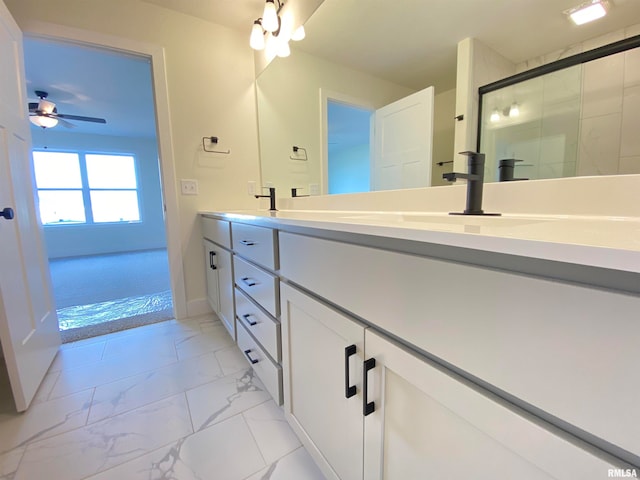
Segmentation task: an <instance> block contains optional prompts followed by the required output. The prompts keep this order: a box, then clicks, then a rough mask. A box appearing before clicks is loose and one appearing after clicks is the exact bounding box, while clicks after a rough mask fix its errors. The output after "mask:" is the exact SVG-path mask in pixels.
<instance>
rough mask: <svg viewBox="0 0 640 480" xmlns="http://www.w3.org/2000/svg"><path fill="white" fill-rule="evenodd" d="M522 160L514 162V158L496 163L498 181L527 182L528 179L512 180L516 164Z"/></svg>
mask: <svg viewBox="0 0 640 480" xmlns="http://www.w3.org/2000/svg"><path fill="white" fill-rule="evenodd" d="M521 161H522V160H516V159H515V158H504V159H502V160H500V161H499V162H498V170H499V172H500V173H499V174H498V181H500V182H515V181H517V180H529V179H528V178H513V173H514V170H515V168H516V162H521Z"/></svg>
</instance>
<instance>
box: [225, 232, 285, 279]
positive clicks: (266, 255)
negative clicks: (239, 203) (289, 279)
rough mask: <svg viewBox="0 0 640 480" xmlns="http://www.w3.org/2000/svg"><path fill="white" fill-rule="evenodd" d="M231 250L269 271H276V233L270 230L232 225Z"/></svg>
mask: <svg viewBox="0 0 640 480" xmlns="http://www.w3.org/2000/svg"><path fill="white" fill-rule="evenodd" d="M231 230H232V232H233V250H234V251H235V252H236V253H237V254H238V255H241V256H243V257H245V258H248V259H249V260H252V261H254V262H256V263H258V264H260V265H262V266H264V267H267V268H269V269H271V270H277V268H278V260H277V255H276V231H275V230H273V229H271V228H265V227H256V226H255V225H245V224H243V223H234V224H233V225H232V227H231Z"/></svg>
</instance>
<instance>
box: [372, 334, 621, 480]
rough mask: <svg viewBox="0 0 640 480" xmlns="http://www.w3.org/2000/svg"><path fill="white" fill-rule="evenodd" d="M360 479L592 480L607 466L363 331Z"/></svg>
mask: <svg viewBox="0 0 640 480" xmlns="http://www.w3.org/2000/svg"><path fill="white" fill-rule="evenodd" d="M365 353H366V358H367V359H369V358H375V367H374V368H373V369H372V370H371V371H369V372H368V373H367V375H368V380H369V389H368V398H367V400H368V401H370V402H373V403H374V405H375V410H374V412H373V413H371V414H370V415H368V416H366V417H365V421H364V445H365V446H364V456H365V458H364V480H382V479H384V480H406V479H410V478H437V479H442V478H446V479H447V480H467V479H471V478H472V479H474V480H495V479H498V478H500V479H502V478H509V479H518V480H540V479H547V480H551V479H557V480H562V479H564V480H573V479H577V478H581V479H594V480H595V479H600V478H605V477H607V474H608V471H609V468H614V467H613V465H612V464H610V463H608V462H606V461H604V460H603V459H601V458H598V457H596V456H594V455H591V454H590V453H589V452H587V451H586V450H583V449H582V448H580V446H577V445H574V444H572V443H570V442H568V441H567V440H565V439H563V438H561V437H559V436H556V435H554V434H553V433H552V432H551V431H549V430H546V429H544V428H542V427H541V426H540V425H538V424H537V423H534V422H532V421H531V420H529V419H528V418H526V417H524V416H521V415H519V414H518V413H516V412H515V411H514V410H512V409H511V408H507V407H505V405H504V404H503V403H500V402H499V401H496V400H494V399H493V398H489V397H487V396H485V395H484V394H483V393H481V392H480V391H478V390H476V389H475V388H474V387H472V386H471V385H469V384H468V383H466V382H465V381H463V380H460V379H459V378H457V377H453V376H451V374H449V373H448V372H445V371H443V370H442V369H440V368H439V367H437V366H435V365H434V364H432V363H429V362H428V361H426V360H425V359H422V358H420V357H417V356H415V355H414V354H412V353H411V352H409V351H408V350H405V349H404V348H403V347H402V346H400V345H398V344H396V343H394V342H392V341H391V340H389V339H387V338H385V337H383V336H381V335H380V334H378V333H376V332H374V331H372V330H371V329H367V330H366V333H365Z"/></svg>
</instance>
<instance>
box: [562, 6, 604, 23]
mask: <svg viewBox="0 0 640 480" xmlns="http://www.w3.org/2000/svg"><path fill="white" fill-rule="evenodd" d="M606 14H607V9H606V7H605V5H604V3H603V2H600V1H595V2H592V3H590V4H585V5H581V6H579V7H576V8H573V9H571V10H570V11H569V18H571V21H572V22H573V23H575V24H576V25H583V24H585V23H588V22H592V21H594V20H597V19H598V18H602V17H604V16H605V15H606Z"/></svg>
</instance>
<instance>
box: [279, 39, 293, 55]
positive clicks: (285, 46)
mask: <svg viewBox="0 0 640 480" xmlns="http://www.w3.org/2000/svg"><path fill="white" fill-rule="evenodd" d="M276 55H278V56H279V57H288V56H289V55H291V48H289V42H282V41H280V42H278V51H277V52H276Z"/></svg>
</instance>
